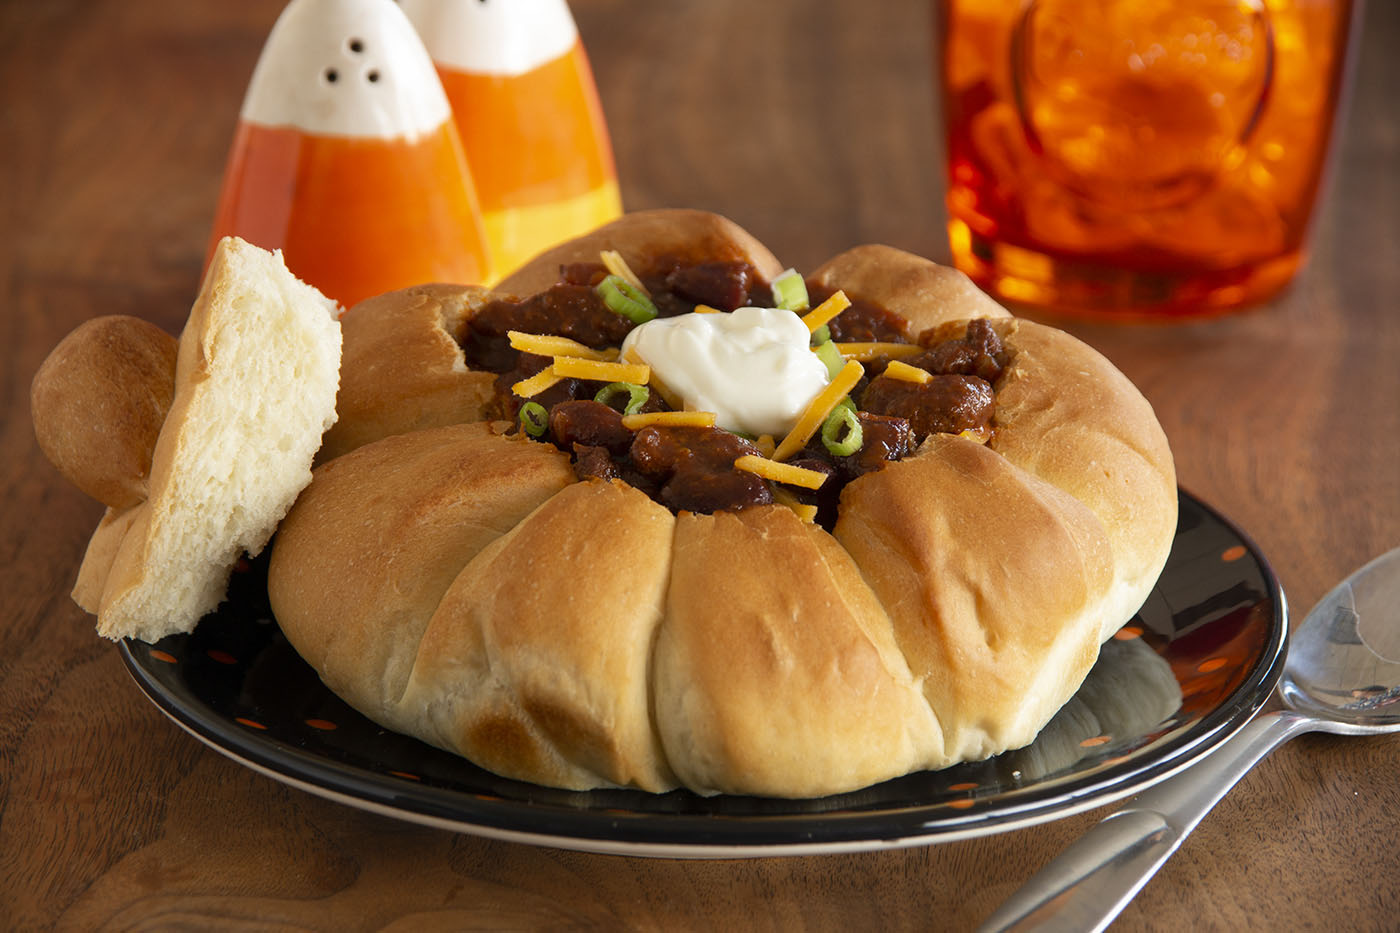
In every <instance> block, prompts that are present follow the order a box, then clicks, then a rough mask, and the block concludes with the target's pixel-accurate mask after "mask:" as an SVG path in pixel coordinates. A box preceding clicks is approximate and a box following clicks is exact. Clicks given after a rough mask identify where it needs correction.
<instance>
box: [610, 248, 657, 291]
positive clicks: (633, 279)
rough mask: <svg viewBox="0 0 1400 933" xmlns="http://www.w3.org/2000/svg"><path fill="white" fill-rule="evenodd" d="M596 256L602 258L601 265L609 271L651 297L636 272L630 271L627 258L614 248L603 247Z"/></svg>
mask: <svg viewBox="0 0 1400 933" xmlns="http://www.w3.org/2000/svg"><path fill="white" fill-rule="evenodd" d="M598 256H599V257H600V258H601V259H602V260H603V265H604V266H606V267H607V270H608V271H609V272H611V273H612V274H613V275H615V276H617V277H618V278H620V279H622V280H623V281H624V282H626V283H627V284H628V285H631V286H632V287H633V288H635V289H636V290H637V291H639V292H641V293H642V294H643V295H646V296H647V297H648V298H650V297H651V292H649V291H647V287H646V286H645V285H643V284H642V280H641V279H640V278H639V277H638V276H637V273H635V272H633V271H632V267H631V266H629V265H627V260H625V259H623V258H622V254H621V253H619V252H618V251H617V250H615V249H605V250H603V251H602V252H601V253H599V254H598Z"/></svg>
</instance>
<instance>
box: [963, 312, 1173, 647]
mask: <svg viewBox="0 0 1400 933" xmlns="http://www.w3.org/2000/svg"><path fill="white" fill-rule="evenodd" d="M996 326H997V330H998V331H999V332H1000V334H1001V335H1002V338H1003V340H1004V342H1005V345H1006V347H1007V349H1008V350H1009V351H1010V352H1011V354H1012V361H1011V365H1010V367H1009V368H1008V370H1007V371H1006V373H1005V374H1003V376H1002V378H1001V380H1000V382H999V383H998V384H997V411H996V416H995V432H994V434H993V437H992V441H991V445H990V446H991V449H992V450H994V451H995V452H996V453H998V454H1000V455H1001V456H1002V457H1004V458H1005V459H1006V461H1007V462H1008V463H1011V464H1014V465H1015V466H1018V467H1020V468H1021V469H1023V470H1025V471H1026V472H1027V473H1029V474H1030V475H1033V476H1037V477H1039V478H1040V479H1042V480H1045V481H1046V482H1048V483H1050V484H1051V485H1053V486H1055V487H1057V488H1059V489H1061V490H1063V491H1064V492H1067V493H1069V494H1070V495H1071V496H1073V497H1074V498H1075V499H1078V500H1079V501H1080V502H1082V503H1084V505H1085V506H1086V507H1088V509H1089V510H1090V511H1091V512H1093V513H1094V516H1095V517H1096V518H1097V519H1098V520H1099V521H1100V522H1101V523H1102V524H1103V527H1104V530H1105V532H1106V533H1107V535H1108V540H1109V544H1110V545H1111V547H1112V548H1113V562H1114V568H1115V581H1114V583H1115V590H1114V593H1113V594H1112V599H1111V600H1110V611H1109V612H1108V613H1107V615H1106V617H1105V623H1104V625H1105V627H1104V629H1103V631H1101V632H1100V636H1101V637H1102V638H1107V637H1108V636H1109V635H1111V634H1112V633H1113V631H1114V630H1116V629H1117V627H1118V626H1119V625H1121V624H1122V619H1126V618H1127V617H1128V616H1130V615H1131V614H1132V613H1133V612H1135V611H1137V608H1138V607H1139V606H1141V605H1142V601H1143V600H1144V599H1145V598H1146V597H1147V592H1148V590H1150V589H1151V587H1152V584H1153V583H1155V582H1156V580H1157V577H1158V576H1159V575H1160V574H1161V572H1162V567H1163V566H1164V565H1165V564H1166V560H1167V554H1168V552H1169V551H1170V550H1171V542H1172V536H1173V534H1174V532H1175V530H1176V508H1177V497H1176V468H1175V466H1174V464H1173V462H1172V455H1171V449H1170V448H1169V447H1168V446H1167V438H1166V435H1165V434H1164V433H1163V432H1162V428H1161V426H1160V425H1159V424H1158V423H1157V417H1156V415H1154V414H1153V412H1152V406H1151V405H1150V404H1149V403H1148V401H1147V400H1146V399H1145V398H1143V396H1142V393H1141V392H1139V391H1138V390H1137V387H1136V386H1134V385H1133V384H1132V383H1131V382H1130V381H1129V380H1128V377H1127V376H1124V375H1123V374H1122V373H1121V372H1119V371H1118V370H1117V369H1116V368H1115V367H1114V366H1113V364H1112V363H1110V362H1109V361H1108V360H1106V359H1104V357H1103V356H1101V355H1100V354H1099V353H1098V352H1097V351H1096V350H1094V349H1093V348H1092V347H1089V346H1088V345H1087V344H1084V343H1081V342H1080V341H1078V340H1076V339H1074V338H1073V337H1071V336H1070V335H1068V334H1066V333H1064V332H1063V331H1059V330H1055V329H1054V328H1051V327H1046V326H1045V325H1043V324H1036V323H1034V322H1032V321H1022V320H1016V319H1012V320H1008V321H1004V322H999V323H998V324H997V325H996ZM1115 618H1117V619H1119V621H1118V622H1117V623H1115V622H1114V621H1113V620H1114V619H1115Z"/></svg>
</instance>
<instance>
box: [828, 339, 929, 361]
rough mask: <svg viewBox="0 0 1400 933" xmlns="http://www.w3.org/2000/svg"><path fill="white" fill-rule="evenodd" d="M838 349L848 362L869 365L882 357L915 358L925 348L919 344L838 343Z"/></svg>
mask: <svg viewBox="0 0 1400 933" xmlns="http://www.w3.org/2000/svg"><path fill="white" fill-rule="evenodd" d="M836 349H837V351H838V352H839V353H840V354H841V355H842V356H844V357H845V358H846V359H848V360H860V361H861V362H862V363H868V362H870V361H871V360H873V359H875V358H876V357H880V356H890V357H896V358H898V357H901V356H914V355H915V354H917V353H920V352H922V351H923V349H924V348H923V347H921V346H919V345H918V344H917V343H838V344H836Z"/></svg>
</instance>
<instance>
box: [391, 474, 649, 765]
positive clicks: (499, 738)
mask: <svg viewBox="0 0 1400 933" xmlns="http://www.w3.org/2000/svg"><path fill="white" fill-rule="evenodd" d="M674 525H675V518H674V517H673V516H672V515H671V513H670V512H669V511H668V510H667V509H666V508H664V507H663V506H660V505H657V504H656V503H655V502H653V501H652V500H651V499H650V498H648V497H647V496H646V495H645V494H644V493H642V492H639V491H638V490H636V489H633V488H632V487H630V486H626V485H623V484H622V483H615V482H614V483H608V482H603V481H601V480H592V481H590V482H587V483H576V484H574V485H572V486H570V487H568V488H567V489H565V490H564V491H563V492H561V493H559V494H558V495H557V496H554V497H553V498H552V499H550V500H549V501H548V502H546V503H545V504H544V505H542V506H540V507H539V508H538V509H536V510H535V511H534V512H533V513H531V514H530V515H529V516H528V517H527V518H526V519H525V520H524V521H522V522H520V524H518V525H517V526H516V527H515V528H514V529H513V530H511V531H510V532H509V533H508V534H506V535H504V536H502V537H500V538H498V539H496V540H495V541H493V542H492V543H491V544H489V545H487V546H486V548H484V549H483V550H482V551H481V552H480V553H479V554H478V555H477V556H476V557H475V558H474V559H473V560H472V561H471V562H470V563H469V564H467V566H466V568H465V569H464V570H463V571H462V573H461V574H459V575H458V577H457V578H456V580H455V581H454V582H453V584H452V586H451V587H450V589H448V591H447V594H446V596H445V597H444V598H443V600H442V602H441V604H440V605H438V607H437V610H436V612H435V613H434V614H433V616H432V619H431V621H430V622H429V624H428V628H427V633H426V635H425V636H424V637H423V640H422V643H421V644H420V646H419V650H418V656H417V659H416V662H415V664H414V668H413V676H412V679H411V682H410V684H409V688H408V692H407V693H406V695H405V696H404V700H403V703H402V704H401V706H402V708H403V710H404V711H405V713H404V715H406V716H409V715H411V716H416V717H421V718H420V719H419V721H418V722H417V723H416V725H417V726H418V728H415V729H414V730H413V731H414V732H416V733H417V734H419V735H427V736H431V737H432V739H431V740H432V741H434V742H435V743H436V744H439V745H441V746H443V747H444V748H448V749H451V750H453V751H456V752H458V753H459V754H462V755H465V756H466V757H468V758H470V759H472V760H473V761H476V762H478V763H480V764H481V765H483V766H484V767H487V768H489V769H491V770H492V771H495V772H497V773H498V774H503V775H506V776H508V777H517V778H521V779H522V780H531V781H537V782H538V781H543V782H544V783H548V784H553V785H556V786H560V787H572V788H579V789H584V788H588V787H594V786H597V784H598V781H599V778H602V780H604V781H607V782H609V783H612V784H619V785H626V784H631V785H635V786H637V787H641V788H644V789H646V790H651V791H664V790H669V789H670V788H672V787H674V786H675V783H676V782H675V778H674V776H673V775H672V774H671V772H670V769H669V768H668V767H666V765H665V759H664V758H663V757H662V756H661V755H659V754H658V747H657V745H658V743H657V737H656V734H655V730H654V729H653V726H652V716H651V709H650V691H649V676H648V675H649V667H650V663H651V645H652V641H653V638H654V634H655V630H656V626H657V625H658V624H659V623H660V621H661V617H662V609H663V600H664V597H665V593H666V583H667V572H668V571H669V569H670V566H671V539H672V535H673V527H674Z"/></svg>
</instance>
